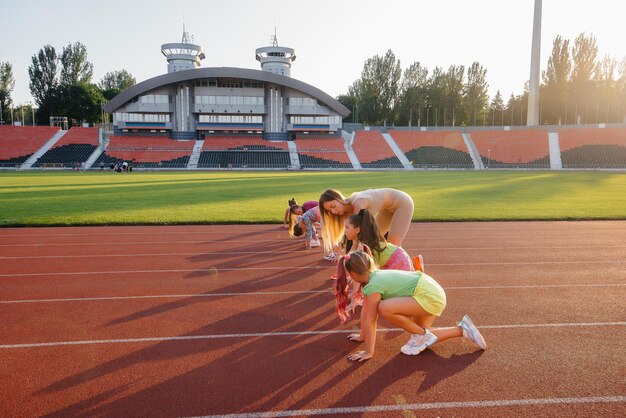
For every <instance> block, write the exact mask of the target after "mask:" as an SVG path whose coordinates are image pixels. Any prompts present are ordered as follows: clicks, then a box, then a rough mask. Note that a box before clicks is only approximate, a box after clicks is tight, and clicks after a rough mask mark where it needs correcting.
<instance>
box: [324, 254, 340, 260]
mask: <svg viewBox="0 0 626 418" xmlns="http://www.w3.org/2000/svg"><path fill="white" fill-rule="evenodd" d="M335 258H337V255H336V254H335V253H330V254H327V255H325V256H324V260H326V261H335Z"/></svg>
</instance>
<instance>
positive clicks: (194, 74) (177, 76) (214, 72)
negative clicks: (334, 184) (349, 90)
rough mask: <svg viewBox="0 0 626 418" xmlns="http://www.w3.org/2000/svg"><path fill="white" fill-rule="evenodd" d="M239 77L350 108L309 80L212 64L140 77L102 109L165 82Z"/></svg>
mask: <svg viewBox="0 0 626 418" xmlns="http://www.w3.org/2000/svg"><path fill="white" fill-rule="evenodd" d="M221 77H225V78H241V79H247V80H258V81H263V82H266V83H273V84H277V85H281V86H285V87H289V88H292V89H294V90H299V91H301V92H303V93H306V94H308V95H309V96H311V97H313V98H315V99H317V100H318V101H320V102H322V103H324V104H325V105H327V106H328V107H330V108H331V109H332V110H334V111H335V112H337V113H339V114H340V115H341V116H342V117H344V118H345V117H346V116H348V115H349V114H350V110H349V109H348V108H347V107H345V106H344V105H342V104H341V103H339V102H338V101H337V100H335V99H333V98H332V97H331V96H329V95H328V94H326V93H324V92H323V91H322V90H320V89H318V88H316V87H313V86H311V85H310V84H306V83H303V82H302V81H299V80H296V79H294V78H291V77H285V76H282V75H278V74H274V73H271V72H269V71H260V70H251V69H247V68H235V67H212V68H196V69H193V70H186V71H178V72H175V73H169V74H163V75H160V76H156V77H153V78H150V79H148V80H145V81H142V82H141V83H139V84H135V85H134V86H132V87H130V88H128V89H126V90H124V91H123V92H121V93H120V94H118V95H117V96H115V97H114V98H112V99H111V100H110V101H109V102H108V103H107V104H106V105H105V106H104V110H105V111H106V112H108V113H113V112H115V110H116V109H118V108H120V107H122V106H123V105H124V104H125V103H126V102H128V101H129V100H131V99H132V98H133V97H136V96H139V95H141V94H142V93H145V92H148V91H150V90H153V89H155V88H157V87H161V86H165V85H168V84H173V83H179V82H183V81H190V80H196V79H202V78H221Z"/></svg>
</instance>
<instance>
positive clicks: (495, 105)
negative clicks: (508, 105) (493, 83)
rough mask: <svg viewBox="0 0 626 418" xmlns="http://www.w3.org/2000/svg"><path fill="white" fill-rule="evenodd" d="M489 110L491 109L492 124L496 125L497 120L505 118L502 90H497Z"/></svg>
mask: <svg viewBox="0 0 626 418" xmlns="http://www.w3.org/2000/svg"><path fill="white" fill-rule="evenodd" d="M489 110H490V111H491V124H492V125H495V124H496V121H497V120H502V119H503V118H504V100H503V99H502V94H500V90H498V91H497V92H496V95H495V96H494V97H493V99H492V100H491V104H490V105H489ZM501 124H502V123H501Z"/></svg>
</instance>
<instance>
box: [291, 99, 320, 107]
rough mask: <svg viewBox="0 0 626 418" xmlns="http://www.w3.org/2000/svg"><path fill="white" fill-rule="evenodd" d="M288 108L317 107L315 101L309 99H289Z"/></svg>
mask: <svg viewBox="0 0 626 418" xmlns="http://www.w3.org/2000/svg"><path fill="white" fill-rule="evenodd" d="M289 106H311V107H313V106H317V100H315V99H311V98H310V97H290V98H289Z"/></svg>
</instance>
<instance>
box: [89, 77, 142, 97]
mask: <svg viewBox="0 0 626 418" xmlns="http://www.w3.org/2000/svg"><path fill="white" fill-rule="evenodd" d="M136 83H137V81H136V80H135V77H133V76H132V75H131V74H130V73H129V72H128V71H126V70H120V71H113V72H108V73H106V74H105V75H104V77H102V79H101V80H100V83H98V86H99V87H100V88H101V89H102V94H103V95H104V97H105V99H107V100H111V99H112V98H113V97H115V96H116V95H118V94H120V93H121V92H122V91H124V90H126V89H127V88H129V87H132V86H134V85H135V84H136Z"/></svg>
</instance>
